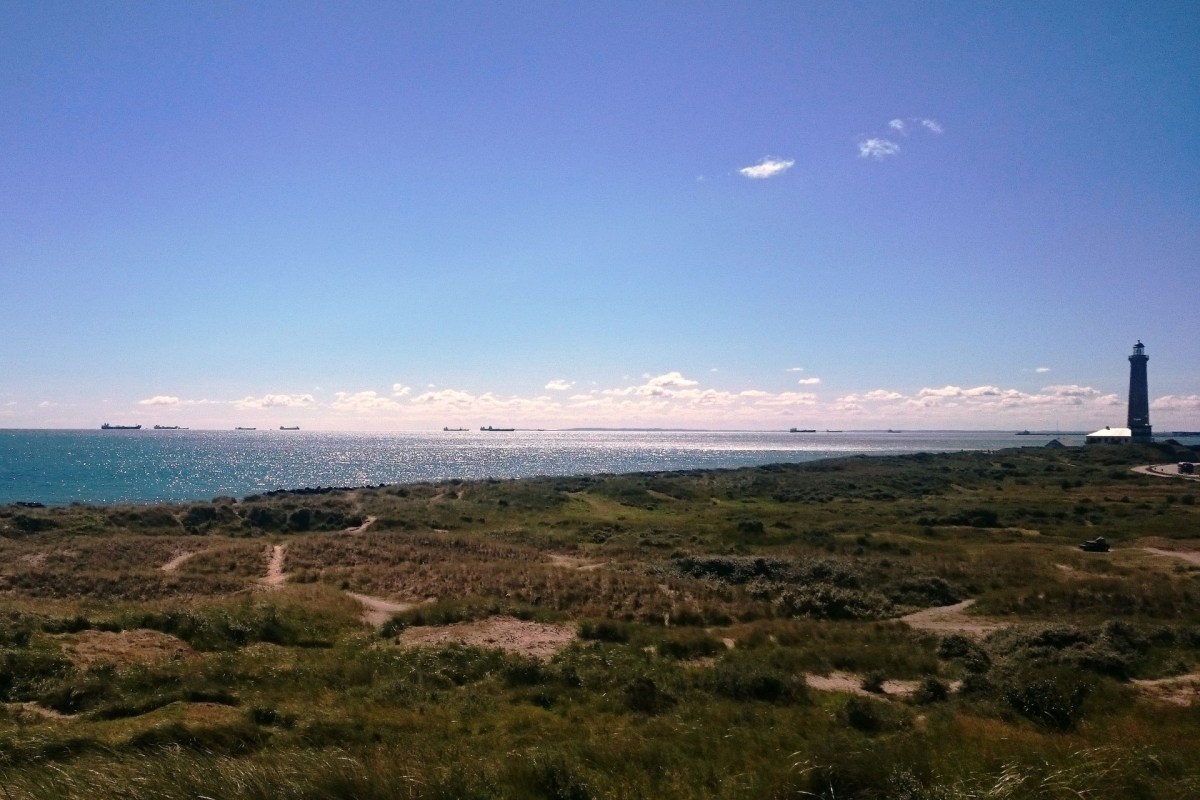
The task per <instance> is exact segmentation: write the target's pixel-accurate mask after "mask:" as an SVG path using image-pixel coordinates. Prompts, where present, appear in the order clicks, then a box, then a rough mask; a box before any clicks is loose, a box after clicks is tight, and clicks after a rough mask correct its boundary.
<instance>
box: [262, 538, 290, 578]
mask: <svg viewBox="0 0 1200 800" xmlns="http://www.w3.org/2000/svg"><path fill="white" fill-rule="evenodd" d="M286 549H287V548H285V547H284V546H283V545H281V544H277V545H275V546H274V547H273V548H271V560H270V561H269V562H268V563H267V574H266V577H264V578H260V579H259V580H260V581H261V582H262V584H263V585H264V586H266V587H267V588H268V589H278V588H279V587H280V586H283V584H284V582H285V581H287V575H285V574H284V573H283V555H284V552H285V551H286Z"/></svg>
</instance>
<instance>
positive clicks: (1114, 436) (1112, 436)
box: [1085, 425, 1133, 444]
mask: <svg viewBox="0 0 1200 800" xmlns="http://www.w3.org/2000/svg"><path fill="white" fill-rule="evenodd" d="M1085 441H1086V442H1087V443H1088V444H1129V443H1130V442H1132V441H1133V431H1131V430H1129V428H1110V427H1108V426H1107V425H1105V426H1104V427H1103V428H1101V429H1100V430H1098V431H1094V432H1092V433H1089V434H1088V435H1087V439H1086V440H1085Z"/></svg>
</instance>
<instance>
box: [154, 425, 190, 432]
mask: <svg viewBox="0 0 1200 800" xmlns="http://www.w3.org/2000/svg"><path fill="white" fill-rule="evenodd" d="M154 430H156V431H186V430H187V428H181V427H179V426H178V425H155V426H154Z"/></svg>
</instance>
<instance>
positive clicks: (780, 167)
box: [738, 156, 796, 180]
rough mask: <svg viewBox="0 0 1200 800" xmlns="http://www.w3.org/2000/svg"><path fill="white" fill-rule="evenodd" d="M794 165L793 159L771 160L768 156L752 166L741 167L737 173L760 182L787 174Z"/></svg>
mask: <svg viewBox="0 0 1200 800" xmlns="http://www.w3.org/2000/svg"><path fill="white" fill-rule="evenodd" d="M795 163H796V162H795V160H794V159H783V158H772V157H770V156H768V157H767V158H764V159H763V160H762V161H760V162H759V163H757V164H755V165H754V166H751V167H742V168H741V169H739V170H738V172H740V173H741V174H742V175H743V176H745V177H747V178H752V179H756V180H761V179H763V178H773V177H775V176H776V175H779V174H780V173H783V172H787V171H788V170H789V169H791V168H792V165H793V164H795Z"/></svg>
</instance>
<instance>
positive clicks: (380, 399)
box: [330, 391, 403, 414]
mask: <svg viewBox="0 0 1200 800" xmlns="http://www.w3.org/2000/svg"><path fill="white" fill-rule="evenodd" d="M330 408H332V409H333V410H335V411H343V412H349V413H352V414H370V413H375V412H379V411H398V410H400V409H401V408H403V404H402V403H401V402H400V401H399V400H395V399H393V398H391V397H388V396H386V395H382V394H379V393H378V392H374V391H367V392H337V393H335V394H334V396H333V402H332V403H331V404H330Z"/></svg>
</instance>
